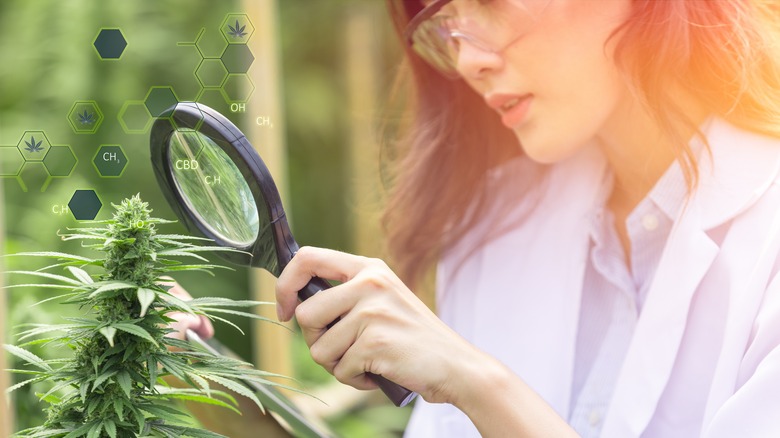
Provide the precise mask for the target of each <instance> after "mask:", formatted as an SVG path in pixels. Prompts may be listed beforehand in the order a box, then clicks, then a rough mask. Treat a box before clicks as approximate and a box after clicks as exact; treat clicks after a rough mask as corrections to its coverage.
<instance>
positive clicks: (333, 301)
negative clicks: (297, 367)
mask: <svg viewBox="0 0 780 438" xmlns="http://www.w3.org/2000/svg"><path fill="white" fill-rule="evenodd" d="M354 289H355V288H354V286H353V285H352V284H349V283H344V284H341V285H338V286H334V287H332V288H330V289H326V290H323V291H321V292H319V293H317V294H316V295H314V296H313V297H311V298H309V299H308V300H306V301H304V302H302V303H300V304H298V307H296V308H295V317H296V319H297V320H298V325H299V326H300V327H301V332H302V334H303V337H304V339H305V340H306V344H307V345H309V346H311V345H312V344H314V342H316V340H317V339H318V338H319V337H320V336H321V335H322V334H323V333H325V331H327V330H328V325H330V324H331V323H333V322H334V321H336V320H338V319H339V318H341V317H342V316H344V315H346V314H347V313H348V312H349V311H350V310H351V309H352V308H353V307H354V306H355V304H356V302H357V301H358V299H359V298H360V297H359V295H360V294H359V293H356V292H357V291H355V290H354ZM337 325H338V324H337ZM334 327H335V326H334Z"/></svg>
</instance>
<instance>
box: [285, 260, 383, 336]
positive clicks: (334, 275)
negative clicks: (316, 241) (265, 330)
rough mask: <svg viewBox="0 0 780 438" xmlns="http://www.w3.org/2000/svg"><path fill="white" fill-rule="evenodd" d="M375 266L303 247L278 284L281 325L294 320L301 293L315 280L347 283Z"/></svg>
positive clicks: (288, 265) (363, 261) (367, 261)
mask: <svg viewBox="0 0 780 438" xmlns="http://www.w3.org/2000/svg"><path fill="white" fill-rule="evenodd" d="M370 263H371V259H368V258H366V257H361V256H357V255H353V254H347V253H344V252H341V251H334V250H331V249H324V248H315V247H310V246H305V247H302V248H301V249H299V250H298V252H297V253H296V254H295V256H294V257H293V259H292V260H291V261H290V263H288V264H287V267H285V269H284V271H282V273H281V275H279V279H278V280H277V282H276V301H277V303H278V306H277V312H278V316H279V319H280V320H281V321H287V320H289V319H290V318H292V316H293V314H294V310H295V307H296V305H297V304H298V291H299V290H301V289H303V288H304V287H305V286H306V284H307V283H308V282H309V281H310V280H311V279H312V278H313V277H320V278H323V279H327V280H337V281H340V282H346V281H349V280H350V279H352V278H353V277H354V276H355V275H357V273H358V272H360V271H361V270H362V269H363V268H365V267H366V266H367V265H369V264H370Z"/></svg>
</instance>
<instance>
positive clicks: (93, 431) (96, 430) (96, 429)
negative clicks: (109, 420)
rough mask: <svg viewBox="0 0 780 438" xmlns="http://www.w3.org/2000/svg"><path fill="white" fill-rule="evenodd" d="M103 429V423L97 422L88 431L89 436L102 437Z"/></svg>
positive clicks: (90, 437)
mask: <svg viewBox="0 0 780 438" xmlns="http://www.w3.org/2000/svg"><path fill="white" fill-rule="evenodd" d="M102 430H103V423H102V422H100V423H96V424H95V425H94V426H92V427H91V428H90V429H89V432H87V438H100V432H101V431H102Z"/></svg>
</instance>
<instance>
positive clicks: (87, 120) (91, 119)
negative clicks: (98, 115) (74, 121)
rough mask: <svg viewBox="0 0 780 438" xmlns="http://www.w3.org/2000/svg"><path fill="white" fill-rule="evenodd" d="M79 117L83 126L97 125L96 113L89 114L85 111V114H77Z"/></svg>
mask: <svg viewBox="0 0 780 438" xmlns="http://www.w3.org/2000/svg"><path fill="white" fill-rule="evenodd" d="M76 114H78V115H79V122H81V124H82V125H91V124H93V123H95V113H87V110H84V113H83V114H82V113H76Z"/></svg>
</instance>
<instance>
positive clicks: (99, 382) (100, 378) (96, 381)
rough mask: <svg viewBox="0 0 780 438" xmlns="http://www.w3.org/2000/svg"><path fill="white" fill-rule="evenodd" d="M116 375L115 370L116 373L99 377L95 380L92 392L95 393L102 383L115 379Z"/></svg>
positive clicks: (111, 372)
mask: <svg viewBox="0 0 780 438" xmlns="http://www.w3.org/2000/svg"><path fill="white" fill-rule="evenodd" d="M116 373H117V372H116V370H115V371H110V372H107V373H103V374H101V375H100V376H98V378H97V379H95V383H93V384H92V390H93V391H94V390H95V389H97V387H98V386H100V384H101V383H103V382H105V381H106V380H108V379H110V378H111V377H114V376H115V375H116Z"/></svg>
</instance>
